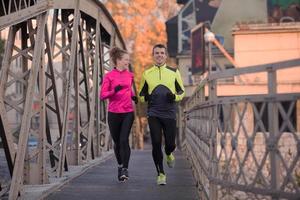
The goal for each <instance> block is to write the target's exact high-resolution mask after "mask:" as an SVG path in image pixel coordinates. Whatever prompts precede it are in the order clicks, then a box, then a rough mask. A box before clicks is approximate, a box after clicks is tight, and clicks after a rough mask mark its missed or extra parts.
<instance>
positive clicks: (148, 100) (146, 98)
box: [144, 94, 151, 103]
mask: <svg viewBox="0 0 300 200" xmlns="http://www.w3.org/2000/svg"><path fill="white" fill-rule="evenodd" d="M144 99H145V101H147V102H148V103H149V102H150V101H151V96H150V95H149V94H146V95H145V96H144Z"/></svg>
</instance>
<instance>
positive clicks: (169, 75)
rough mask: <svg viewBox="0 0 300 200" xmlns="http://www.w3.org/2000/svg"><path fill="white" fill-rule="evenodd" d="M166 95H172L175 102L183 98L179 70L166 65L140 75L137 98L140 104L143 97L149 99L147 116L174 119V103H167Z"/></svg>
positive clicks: (155, 67)
mask: <svg viewBox="0 0 300 200" xmlns="http://www.w3.org/2000/svg"><path fill="white" fill-rule="evenodd" d="M167 93H172V94H174V95H175V99H174V101H176V102H177V101H180V100H182V98H183V97H184V94H185V92H184V86H183V82H182V79H181V75H180V72H179V70H178V69H177V68H172V67H169V66H166V64H165V65H163V66H160V67H158V66H155V65H154V66H152V67H151V68H149V69H147V70H146V71H145V72H144V73H143V75H142V79H141V83H140V91H139V97H140V100H141V102H145V97H146V99H147V97H148V98H149V99H151V100H149V101H148V116H157V117H163V118H175V116H176V107H175V103H174V102H169V101H168V98H167V97H166V96H167Z"/></svg>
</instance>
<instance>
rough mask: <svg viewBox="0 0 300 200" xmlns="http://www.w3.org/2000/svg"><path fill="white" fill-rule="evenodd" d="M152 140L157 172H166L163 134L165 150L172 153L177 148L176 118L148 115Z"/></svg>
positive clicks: (168, 153)
mask: <svg viewBox="0 0 300 200" xmlns="http://www.w3.org/2000/svg"><path fill="white" fill-rule="evenodd" d="M148 123H149V128H150V135H151V141H152V156H153V160H154V163H155V166H156V170H157V173H158V174H159V173H164V167H163V152H162V149H161V145H162V135H164V138H165V152H166V154H167V155H170V154H171V153H172V152H173V151H174V150H175V147H176V145H175V137H176V119H166V118H159V117H148Z"/></svg>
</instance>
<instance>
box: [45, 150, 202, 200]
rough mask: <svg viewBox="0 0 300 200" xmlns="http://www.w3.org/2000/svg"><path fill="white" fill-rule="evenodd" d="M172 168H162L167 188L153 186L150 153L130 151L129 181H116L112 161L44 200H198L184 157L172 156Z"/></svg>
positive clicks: (97, 167)
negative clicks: (174, 158)
mask: <svg viewBox="0 0 300 200" xmlns="http://www.w3.org/2000/svg"><path fill="white" fill-rule="evenodd" d="M175 157H176V166H175V168H172V169H169V168H168V166H167V165H166V164H165V172H166V174H167V185H165V186H158V185H156V171H155V167H154V164H153V160H152V154H151V151H150V150H144V151H132V153H131V160H130V163H129V176H130V179H129V180H128V181H127V182H125V183H120V182H118V181H117V167H116V161H115V158H114V157H113V158H111V159H109V160H107V161H106V162H104V163H101V164H100V165H98V166H95V167H93V168H91V169H89V170H88V171H87V172H85V173H84V174H82V175H81V176H79V177H77V178H75V179H73V180H71V181H70V182H69V183H68V184H66V185H64V186H63V187H62V188H60V189H59V190H57V191H56V192H54V193H52V194H51V195H49V196H48V197H47V198H46V199H53V200H59V199H63V200H68V199H72V200H76V199H78V200H83V199H88V200H92V199H97V200H154V199H155V200H199V197H198V194H197V189H196V183H195V180H194V178H193V176H192V170H191V168H190V165H189V163H188V161H187V160H186V158H185V157H184V155H183V154H182V153H181V152H180V151H176V152H175Z"/></svg>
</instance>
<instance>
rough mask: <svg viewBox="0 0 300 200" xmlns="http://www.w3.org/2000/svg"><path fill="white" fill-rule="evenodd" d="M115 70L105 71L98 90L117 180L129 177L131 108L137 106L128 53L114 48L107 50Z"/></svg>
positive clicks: (132, 112)
mask: <svg viewBox="0 0 300 200" xmlns="http://www.w3.org/2000/svg"><path fill="white" fill-rule="evenodd" d="M110 57H111V61H112V63H113V64H114V65H115V68H114V69H113V70H112V71H110V72H108V73H107V74H106V75H105V77H104V80H103V83H102V85H101V89H100V98H101V100H104V99H108V100H109V104H108V117H107V121H108V125H109V130H110V134H111V136H112V139H113V142H114V153H115V156H116V159H117V162H118V180H119V181H126V180H127V179H128V178H129V175H128V165H129V159H130V153H131V150H130V146H129V134H130V130H131V127H132V124H133V121H134V106H133V103H132V101H134V102H135V103H137V97H136V96H135V94H134V92H133V90H132V87H133V84H134V81H133V80H134V79H133V73H131V72H129V71H128V66H129V54H128V53H127V52H126V51H124V50H122V49H120V48H118V47H115V48H113V49H112V50H111V51H110Z"/></svg>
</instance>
